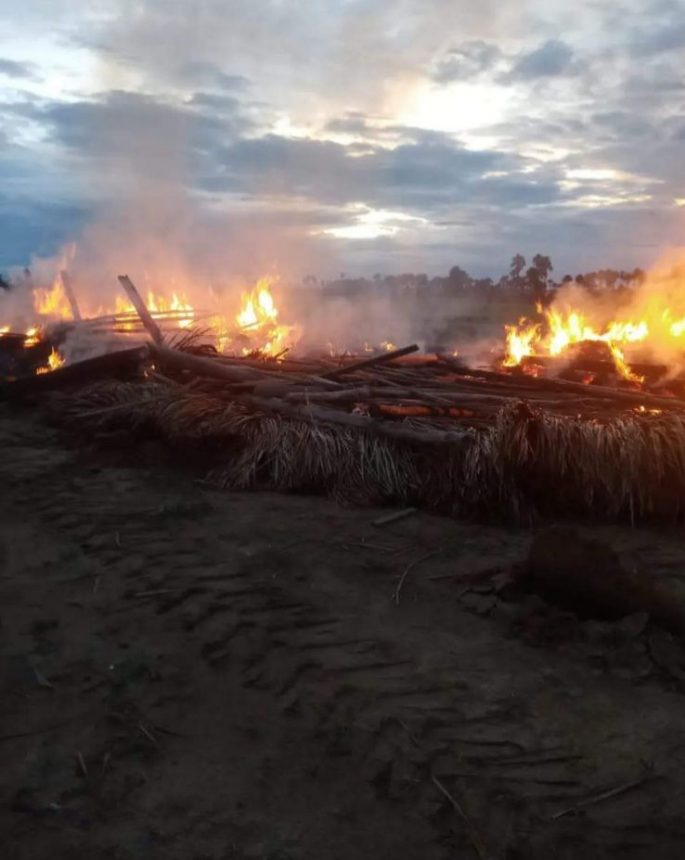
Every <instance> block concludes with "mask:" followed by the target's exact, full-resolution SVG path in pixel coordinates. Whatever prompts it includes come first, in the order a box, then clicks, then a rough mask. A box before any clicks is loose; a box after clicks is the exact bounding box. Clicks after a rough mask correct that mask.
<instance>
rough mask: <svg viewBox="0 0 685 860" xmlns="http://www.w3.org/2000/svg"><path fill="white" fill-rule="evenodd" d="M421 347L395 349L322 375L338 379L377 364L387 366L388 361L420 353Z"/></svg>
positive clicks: (414, 345)
mask: <svg viewBox="0 0 685 860" xmlns="http://www.w3.org/2000/svg"><path fill="white" fill-rule="evenodd" d="M418 350H419V347H418V345H417V344H415V343H413V344H411V346H403V347H402V349H394V350H393V351H392V352H384V353H382V354H381V355H374V357H373V358H366V359H364V361H355V362H354V363H353V364H345V365H343V366H342V367H336V368H335V370H329V371H328V372H327V373H322V374H321V375H322V376H323V377H324V378H325V379H337V378H338V377H339V376H342V375H343V374H345V373H354V371H355V370H364V368H366V367H374V365H376V364H385V362H386V361H392V360H393V359H395V358H401V357H402V356H403V355H409V354H410V353H412V352H418Z"/></svg>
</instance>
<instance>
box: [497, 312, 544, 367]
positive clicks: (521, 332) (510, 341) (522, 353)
mask: <svg viewBox="0 0 685 860" xmlns="http://www.w3.org/2000/svg"><path fill="white" fill-rule="evenodd" d="M518 326H519V327H518V328H517V327H516V326H515V325H507V326H505V327H504V328H505V331H506V333H507V352H506V356H505V358H504V362H503V364H504V366H505V367H516V366H518V365H519V364H521V362H522V361H523V359H524V358H527V357H528V356H531V355H534V354H535V349H534V346H533V342H534V341H536V340H537V339H538V338H539V335H540V326H539V325H538V324H537V323H532V324H530V325H526V320H525V319H520V320H519V322H518Z"/></svg>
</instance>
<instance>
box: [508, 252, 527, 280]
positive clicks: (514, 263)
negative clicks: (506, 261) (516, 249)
mask: <svg viewBox="0 0 685 860" xmlns="http://www.w3.org/2000/svg"><path fill="white" fill-rule="evenodd" d="M525 268H526V258H525V257H524V256H523V254H515V255H514V256H513V257H512V258H511V264H510V266H509V277H510V278H512V279H513V280H517V279H519V278H520V277H521V275H522V274H523V270H524V269H525Z"/></svg>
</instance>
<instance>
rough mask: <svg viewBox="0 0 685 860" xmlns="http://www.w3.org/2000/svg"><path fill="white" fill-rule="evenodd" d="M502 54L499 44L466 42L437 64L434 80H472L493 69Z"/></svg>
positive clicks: (439, 81) (445, 82) (441, 82)
mask: <svg viewBox="0 0 685 860" xmlns="http://www.w3.org/2000/svg"><path fill="white" fill-rule="evenodd" d="M502 56H503V55H502V51H501V50H500V48H499V47H498V46H497V45H493V44H491V43H488V42H483V41H474V42H465V43H464V44H463V45H460V46H459V47H458V48H453V49H452V50H451V51H450V52H449V54H448V56H447V58H446V59H444V60H441V61H440V62H439V63H438V64H437V65H436V67H435V69H434V71H433V80H435V81H436V82H437V83H440V84H447V83H452V82H453V81H466V80H471V79H472V78H476V77H478V76H479V75H481V74H483V72H488V71H490V70H492V69H493V68H494V66H495V65H496V63H497V62H498V61H499V60H500V59H501V58H502Z"/></svg>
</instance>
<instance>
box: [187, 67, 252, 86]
mask: <svg viewBox="0 0 685 860" xmlns="http://www.w3.org/2000/svg"><path fill="white" fill-rule="evenodd" d="M178 74H179V77H180V78H181V79H183V80H186V81H188V82H190V83H192V84H195V85H200V86H206V87H213V88H216V89H220V90H232V91H238V92H240V91H243V90H246V89H247V88H248V87H249V86H250V81H249V80H248V79H247V78H246V77H245V76H244V75H235V74H227V73H226V72H225V71H224V70H223V69H222V68H220V66H219V65H218V64H217V63H208V62H202V61H199V60H194V61H192V62H189V63H184V64H183V65H181V67H180V68H179V70H178Z"/></svg>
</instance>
